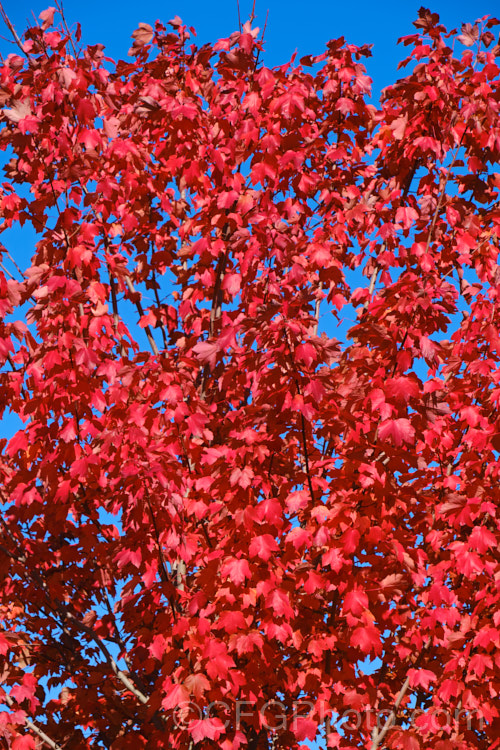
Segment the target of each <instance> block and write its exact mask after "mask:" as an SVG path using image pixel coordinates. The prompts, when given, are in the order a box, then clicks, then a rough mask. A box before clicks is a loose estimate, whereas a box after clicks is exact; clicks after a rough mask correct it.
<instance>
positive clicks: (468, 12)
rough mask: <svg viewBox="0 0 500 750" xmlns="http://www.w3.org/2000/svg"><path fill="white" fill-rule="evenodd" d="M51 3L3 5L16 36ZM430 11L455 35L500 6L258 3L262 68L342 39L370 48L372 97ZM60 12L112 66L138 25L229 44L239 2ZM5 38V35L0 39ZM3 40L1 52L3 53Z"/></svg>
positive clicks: (477, 0) (114, 5) (244, 12)
mask: <svg viewBox="0 0 500 750" xmlns="http://www.w3.org/2000/svg"><path fill="white" fill-rule="evenodd" d="M51 4H53V2H52V3H51V2H50V0H20V2H19V0H4V2H3V5H4V8H5V10H6V12H7V14H8V15H9V16H10V18H11V20H12V21H13V22H14V24H15V26H16V28H17V30H18V32H21V31H22V30H24V29H25V28H26V26H27V24H28V23H29V19H30V18H31V21H32V15H31V13H32V12H33V13H34V14H35V15H36V16H38V14H39V13H40V12H41V11H42V10H44V9H45V8H46V7H48V6H49V5H51ZM422 4H425V5H426V6H427V5H429V7H430V9H431V10H432V11H433V12H437V13H439V14H440V16H441V20H442V22H443V23H444V24H445V25H446V26H447V27H448V28H452V27H455V26H459V25H460V24H461V23H462V22H464V21H474V20H475V19H476V18H477V17H481V16H484V15H500V6H499V3H498V0H474V2H471V1H470V0H435V1H434V2H432V3H431V2H429V3H427V2H424V3H422V1H421V0H410V1H408V0H400V1H399V2H398V1H397V0H384V2H383V3H374V2H373V1H372V0H370V1H369V0H357V1H355V0H351V2H349V1H348V0H347V1H346V0H342V1H339V0H308V1H307V2H304V0H286V1H283V0H256V25H258V26H260V27H261V28H262V27H263V25H264V23H265V19H266V14H267V12H268V11H269V17H268V24H267V30H266V54H265V57H264V60H265V63H266V64H267V65H270V66H272V65H277V64H280V63H283V62H285V61H286V60H287V59H289V58H290V57H291V55H292V54H293V52H294V51H295V50H298V53H299V55H304V54H314V53H316V54H318V53H320V52H321V51H322V50H323V49H324V47H325V44H326V42H327V41H329V40H330V39H334V38H337V37H339V36H345V37H346V39H347V40H348V41H349V42H352V43H354V44H365V43H373V44H374V45H375V46H374V50H373V53H374V57H373V58H372V60H370V61H369V73H370V75H371V76H372V77H373V79H374V83H375V87H374V88H375V90H380V89H381V88H383V87H384V86H386V85H388V84H389V83H391V82H392V81H393V80H394V78H396V77H398V75H397V72H396V66H397V63H398V61H399V59H400V58H401V57H404V56H405V54H404V49H403V48H401V47H400V48H397V46H396V41H397V39H398V37H400V36H404V35H406V34H411V33H412V30H413V27H412V21H413V20H414V19H415V18H416V16H417V12H418V8H419V7H420V6H421V5H422ZM251 7H252V0H240V10H241V16H242V21H243V20H245V19H246V18H248V16H249V14H250V11H251ZM64 8H65V12H66V17H67V20H68V22H69V23H70V25H71V24H74V23H76V22H77V21H79V22H80V23H81V25H82V31H83V39H84V41H86V42H88V43H92V44H95V43H97V42H100V43H103V44H105V45H106V47H107V49H108V51H109V54H110V56H111V57H113V58H114V59H118V58H120V57H122V58H124V57H126V54H127V50H128V48H129V46H130V34H131V33H132V31H133V30H134V29H135V28H136V27H137V24H138V23H139V22H140V21H144V22H147V23H154V21H155V20H156V19H160V20H162V21H168V20H169V19H170V18H173V17H174V16H175V15H179V16H180V17H181V18H182V20H183V21H184V22H185V23H186V24H187V25H188V26H194V27H195V29H196V31H197V33H198V39H199V41H200V42H201V43H204V42H208V41H215V40H216V39H218V38H220V37H224V36H228V35H229V34H230V33H231V32H232V31H235V30H236V29H237V26H238V13H237V0H216V2H215V3H209V2H206V0H170V1H169V2H160V0H140V2H136V1H134V2H132V0H122V1H121V2H118V1H117V0H107V2H105V1H103V0H86V2H82V0H66V1H65V2H64ZM2 33H3V32H2ZM8 46H9V45H8V44H7V42H5V41H3V40H0V50H2V51H5V50H6V49H7V48H8Z"/></svg>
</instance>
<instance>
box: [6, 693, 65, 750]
mask: <svg viewBox="0 0 500 750" xmlns="http://www.w3.org/2000/svg"><path fill="white" fill-rule="evenodd" d="M3 699H4V701H5V702H6V704H7V705H8V707H9V708H16V704H15V703H14V701H13V700H12V698H11V697H10V695H9V694H8V693H7V692H5V693H4V696H3ZM24 724H25V726H27V727H28V729H31V731H32V732H34V733H35V734H36V735H37V736H38V737H40V739H41V740H42V742H44V743H45V744H46V745H47V746H48V747H51V748H52V750H63V749H62V747H61V745H58V744H57V742H55V741H54V740H53V739H52V738H51V737H49V735H48V734H46V733H45V732H44V731H43V729H40V727H39V726H37V725H36V724H35V722H34V721H32V720H31V719H28V718H26V719H25V720H24Z"/></svg>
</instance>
